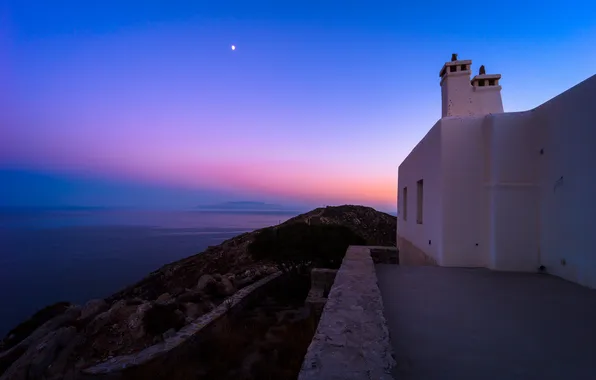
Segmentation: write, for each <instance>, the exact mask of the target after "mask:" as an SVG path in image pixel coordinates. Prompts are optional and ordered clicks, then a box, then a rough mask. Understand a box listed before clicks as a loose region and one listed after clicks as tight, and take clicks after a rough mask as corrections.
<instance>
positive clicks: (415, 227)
mask: <svg viewBox="0 0 596 380" xmlns="http://www.w3.org/2000/svg"><path fill="white" fill-rule="evenodd" d="M441 166H442V160H441V121H440V120H439V121H438V122H437V124H435V126H434V127H432V128H431V130H430V131H429V132H428V133H427V134H426V136H425V137H424V138H423V139H422V140H421V141H420V142H419V143H418V145H416V147H415V148H414V149H413V150H412V152H411V153H410V155H409V156H408V158H407V159H406V160H405V161H404V162H403V163H402V164H401V165H400V166H399V169H398V170H399V187H398V189H399V193H400V198H401V200H400V201H399V210H398V220H397V223H398V226H397V230H398V231H400V233H401V234H403V235H405V236H408V237H409V239H408V240H410V242H411V243H412V244H414V245H415V246H417V247H418V248H419V249H422V250H423V251H425V252H426V253H427V254H428V255H430V256H431V257H432V258H433V259H435V260H436V261H437V262H440V261H441V253H442V229H441V221H442V211H443V207H442V197H443V194H444V193H443V191H442V189H443V186H442V179H443V178H442V175H441ZM420 179H424V208H423V217H422V219H423V223H422V224H418V223H417V222H416V202H417V199H416V182H417V181H418V180H420ZM404 187H407V188H408V200H407V201H408V205H407V212H408V218H407V220H403V216H404V211H405V208H406V207H404V205H403V203H402V202H403V200H404V198H403V191H404Z"/></svg>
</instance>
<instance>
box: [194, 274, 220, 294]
mask: <svg viewBox="0 0 596 380" xmlns="http://www.w3.org/2000/svg"><path fill="white" fill-rule="evenodd" d="M215 283H216V281H215V278H213V276H211V275H209V274H204V275H202V276H201V277H200V278H199V282H198V283H197V287H196V290H199V291H203V290H205V288H207V287H208V286H209V285H211V284H215Z"/></svg>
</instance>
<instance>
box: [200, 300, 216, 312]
mask: <svg viewBox="0 0 596 380" xmlns="http://www.w3.org/2000/svg"><path fill="white" fill-rule="evenodd" d="M201 308H202V310H203V314H206V313H209V312H210V311H211V310H213V309H215V308H216V305H215V304H214V303H213V302H211V301H206V302H203V303H202V304H201Z"/></svg>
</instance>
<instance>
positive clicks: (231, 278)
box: [223, 273, 236, 285]
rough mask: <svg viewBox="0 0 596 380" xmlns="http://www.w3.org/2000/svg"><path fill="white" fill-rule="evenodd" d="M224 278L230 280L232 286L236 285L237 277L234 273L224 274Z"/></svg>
mask: <svg viewBox="0 0 596 380" xmlns="http://www.w3.org/2000/svg"><path fill="white" fill-rule="evenodd" d="M223 278H226V279H228V281H230V282H231V283H232V285H235V282H236V275H235V274H234V273H226V274H224V276H223Z"/></svg>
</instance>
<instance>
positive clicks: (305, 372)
mask: <svg viewBox="0 0 596 380" xmlns="http://www.w3.org/2000/svg"><path fill="white" fill-rule="evenodd" d="M394 365H395V360H394V358H393V353H392V348H391V342H390V339H389V329H388V327H387V322H386V320H385V316H384V315H383V300H382V298H381V292H380V291H379V287H378V286H377V276H376V273H375V267H374V263H373V260H372V258H371V255H370V248H369V247H361V246H351V247H349V248H348V251H347V252H346V256H345V257H344V260H343V262H342V265H341V267H340V269H339V270H338V272H337V275H336V277H335V281H334V283H333V286H332V288H331V291H330V293H329V296H328V298H327V302H326V304H325V307H324V309H323V313H322V315H321V319H320V321H319V325H318V327H317V331H316V333H315V336H314V338H313V340H312V342H311V344H310V346H309V347H308V351H307V353H306V356H305V358H304V362H303V363H302V369H301V371H300V374H299V377H298V379H299V380H314V379H320V380H323V379H324V380H340V379H342V380H343V379H354V380H360V379H362V380H370V379H375V380H391V379H393V377H392V376H391V374H390V373H391V370H392V368H393V366H394Z"/></svg>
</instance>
